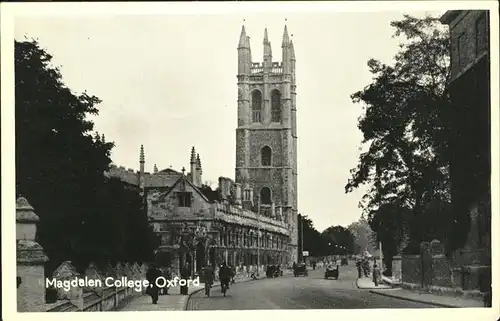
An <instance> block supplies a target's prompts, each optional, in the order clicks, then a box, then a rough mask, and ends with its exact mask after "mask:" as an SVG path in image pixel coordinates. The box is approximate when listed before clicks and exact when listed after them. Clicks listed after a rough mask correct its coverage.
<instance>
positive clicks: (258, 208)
mask: <svg viewBox="0 0 500 321" xmlns="http://www.w3.org/2000/svg"><path fill="white" fill-rule="evenodd" d="M260 235H261V234H260V198H259V200H258V203H257V276H259V268H260Z"/></svg>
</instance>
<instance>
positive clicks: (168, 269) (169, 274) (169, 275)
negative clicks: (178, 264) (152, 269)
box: [163, 266, 172, 295]
mask: <svg viewBox="0 0 500 321" xmlns="http://www.w3.org/2000/svg"><path fill="white" fill-rule="evenodd" d="M163 277H164V278H165V280H167V281H168V280H171V279H172V268H171V267H170V266H167V267H166V268H165V269H164V270H163ZM163 294H164V295H168V286H165V287H164V288H163Z"/></svg>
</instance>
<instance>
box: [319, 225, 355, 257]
mask: <svg viewBox="0 0 500 321" xmlns="http://www.w3.org/2000/svg"><path fill="white" fill-rule="evenodd" d="M321 235H322V237H323V238H324V240H325V243H326V245H327V246H328V250H327V253H326V254H327V255H331V254H334V255H339V254H351V253H354V247H355V243H354V235H353V234H352V233H351V232H350V231H349V230H348V229H347V228H345V227H343V226H340V225H337V226H330V227H329V228H327V229H326V230H324V231H323V232H322V233H321Z"/></svg>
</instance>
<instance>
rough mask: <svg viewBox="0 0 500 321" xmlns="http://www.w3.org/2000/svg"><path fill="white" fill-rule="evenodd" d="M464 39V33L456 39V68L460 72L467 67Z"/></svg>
mask: <svg viewBox="0 0 500 321" xmlns="http://www.w3.org/2000/svg"><path fill="white" fill-rule="evenodd" d="M466 41H467V39H466V37H465V33H462V34H461V35H460V36H459V37H458V43H457V46H458V48H457V51H458V66H459V69H460V70H462V69H463V68H465V66H466V65H467V48H466Z"/></svg>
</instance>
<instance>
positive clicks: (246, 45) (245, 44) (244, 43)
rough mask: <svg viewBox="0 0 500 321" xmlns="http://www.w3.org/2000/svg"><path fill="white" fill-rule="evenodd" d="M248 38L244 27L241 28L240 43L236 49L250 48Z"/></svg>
mask: <svg viewBox="0 0 500 321" xmlns="http://www.w3.org/2000/svg"><path fill="white" fill-rule="evenodd" d="M248 38H249V37H248V36H247V33H246V31H245V25H243V26H241V35H240V42H239V43H238V48H246V49H249V48H250V42H249V41H248Z"/></svg>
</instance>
